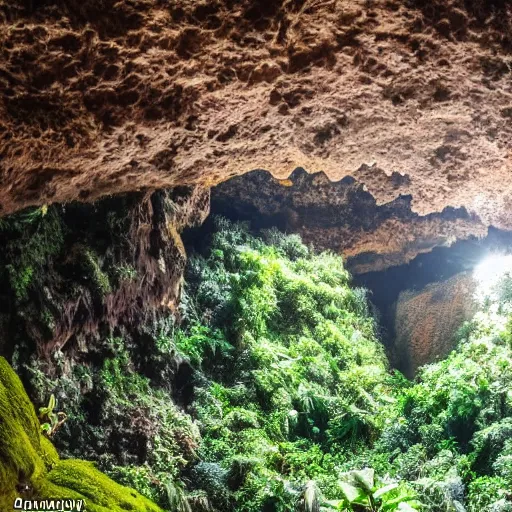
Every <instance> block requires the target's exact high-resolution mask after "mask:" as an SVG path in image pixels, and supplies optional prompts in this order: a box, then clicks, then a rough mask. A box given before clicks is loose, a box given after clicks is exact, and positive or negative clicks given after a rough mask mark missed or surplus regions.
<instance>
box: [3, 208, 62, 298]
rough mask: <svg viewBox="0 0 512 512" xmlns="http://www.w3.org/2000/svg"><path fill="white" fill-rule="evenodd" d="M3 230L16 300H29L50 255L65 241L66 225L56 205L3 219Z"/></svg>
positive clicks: (6, 269) (7, 269) (8, 273)
mask: <svg viewBox="0 0 512 512" xmlns="http://www.w3.org/2000/svg"><path fill="white" fill-rule="evenodd" d="M0 232H1V233H2V235H3V236H4V237H5V240H6V242H5V243H4V246H3V254H2V256H1V257H2V258H3V259H4V261H5V262H6V263H5V264H4V265H3V266H2V267H3V272H5V275H6V278H7V279H6V281H7V282H8V283H9V285H10V287H11V289H12V291H13V293H14V296H15V298H16V301H17V302H18V303H21V302H24V301H26V300H27V299H28V293H29V290H30V288H31V287H33V286H35V284H37V283H39V282H40V281H41V279H42V277H43V276H42V275H41V274H42V272H43V267H44V265H45V264H46V263H47V260H48V258H49V257H51V256H53V255H55V254H56V253H58V252H59V251H60V250H61V248H62V245H63V242H64V233H63V227H62V224H61V221H60V218H59V214H58V213H57V211H56V209H55V208H54V207H46V206H43V207H41V208H36V209H28V210H25V211H23V212H21V213H18V214H16V215H13V216H11V217H8V218H7V219H2V222H1V224H0Z"/></svg>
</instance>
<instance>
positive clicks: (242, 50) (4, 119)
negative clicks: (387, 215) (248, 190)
mask: <svg viewBox="0 0 512 512" xmlns="http://www.w3.org/2000/svg"><path fill="white" fill-rule="evenodd" d="M511 20H512V15H511V6H510V2H508V1H506V0H491V1H484V0H466V1H464V0H434V1H426V0H354V1H351V2H348V1H347V2H342V1H340V0H332V1H327V0H326V1H313V0H278V1H275V2H268V1H265V0H241V1H238V2H234V1H233V0H213V1H198V0H179V1H178V0H168V1H163V0H129V1H122V2H121V1H115V0H80V1H78V0H69V1H68V2H65V3H63V2H57V1H56V0H0V91H1V98H0V156H1V158H0V203H1V206H2V211H1V213H2V214H5V213H8V212H13V211H15V210H18V209H20V208H22V207H25V206H27V205H31V204H46V203H50V202H63V201H70V200H74V199H80V200H92V199H97V198H99V197H101V196H103V195H107V194H112V193H121V192H127V191H133V190H139V189H154V188H158V187H170V186H175V185H176V184H186V183H201V184H203V185H210V184H214V183H218V182H219V181H222V180H225V179H226V178H228V177H230V176H232V175H236V174H240V173H243V172H246V171H249V170H251V169H257V168H261V169H267V170H269V171H271V172H272V173H273V174H275V175H276V176H278V177H280V178H285V177H286V176H287V175H289V174H290V172H291V171H293V169H294V168H296V167H297V166H300V167H303V168H305V169H307V170H308V171H311V172H314V171H319V170H323V171H325V172H326V173H327V175H328V176H329V177H330V178H332V179H340V178H343V177H344V176H348V175H350V176H353V177H355V178H356V179H357V180H358V182H359V183H362V184H364V185H365V186H366V187H367V189H368V191H369V192H370V193H371V194H372V195H373V197H374V198H375V201H376V204H378V205H380V204H383V203H387V202H390V201H393V200H394V199H396V198H397V197H399V196H400V195H411V197H412V201H411V208H412V211H413V212H416V213H419V214H421V215H426V214H429V213H434V212H438V213H439V212H442V211H443V209H444V208H445V207H447V206H450V207H454V208H459V207H465V208H466V209H467V211H468V212H469V213H470V214H472V213H475V214H476V215H478V216H479V217H480V218H481V220H482V222H483V223H484V224H485V225H488V224H493V225H495V226H497V227H502V228H510V227H512V215H511V214H510V210H509V209H508V208H506V206H507V205H508V204H509V203H510V198H511V197H512V182H511V181H510V180H509V175H510V171H511V166H512V164H511V149H512V137H511V135H512V90H511V86H510V83H511V82H510V78H511V69H512V65H511V48H512V35H511V34H512V30H511V25H512V21H511Z"/></svg>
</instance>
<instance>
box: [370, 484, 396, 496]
mask: <svg viewBox="0 0 512 512" xmlns="http://www.w3.org/2000/svg"><path fill="white" fill-rule="evenodd" d="M398 485H399V484H397V483H396V482H395V483H394V484H389V485H386V486H384V487H381V488H380V489H378V490H377V491H375V492H374V493H373V497H374V498H375V499H376V500H377V499H379V498H380V497H381V496H384V494H387V493H388V492H390V491H393V490H394V489H396V488H397V487H398Z"/></svg>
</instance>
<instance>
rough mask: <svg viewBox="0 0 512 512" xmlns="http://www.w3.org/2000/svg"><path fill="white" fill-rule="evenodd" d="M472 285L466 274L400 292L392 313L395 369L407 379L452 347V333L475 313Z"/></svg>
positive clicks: (440, 357)
mask: <svg viewBox="0 0 512 512" xmlns="http://www.w3.org/2000/svg"><path fill="white" fill-rule="evenodd" d="M475 287H476V283H475V281H474V280H473V278H472V275H471V274H470V273H461V274H457V275H455V276H453V277H451V278H450V279H448V280H447V281H444V282H440V283H432V284H430V285H428V286H426V287H425V288H424V289H423V290H421V291H412V290H407V291H404V292H402V293H400V295H399V297H398V301H397V303H396V312H395V326H394V330H395V345H394V347H393V349H394V352H395V357H396V359H397V364H398V367H399V368H400V369H401V370H402V371H403V372H404V373H405V374H406V375H408V376H413V375H414V373H415V372H416V370H417V369H418V368H419V367H420V366H422V365H424V364H427V363H430V362H432V361H435V360H437V359H442V358H443V357H444V356H446V355H447V354H448V353H449V352H450V351H451V350H452V349H453V348H454V347H455V334H456V332H457V330H458V329H459V327H460V326H461V325H462V324H463V322H464V321H465V320H469V319H470V318H471V317H472V316H473V314H474V313H475V311H476V304H475V302H474V301H473V294H474V291H475Z"/></svg>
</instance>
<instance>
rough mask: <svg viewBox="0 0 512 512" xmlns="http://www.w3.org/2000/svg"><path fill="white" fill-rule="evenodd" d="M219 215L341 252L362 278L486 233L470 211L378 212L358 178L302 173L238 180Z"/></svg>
mask: <svg viewBox="0 0 512 512" xmlns="http://www.w3.org/2000/svg"><path fill="white" fill-rule="evenodd" d="M212 212H213V213H220V214H223V215H226V216H228V217H232V218H234V219H247V220H250V221H251V222H252V225H253V226H255V227H269V226H277V227H278V228H280V229H281V230H283V231H287V232H293V233H299V234H300V235H301V236H302V239H303V240H304V241H305V242H306V243H311V244H313V245H314V246H315V247H316V248H318V249H322V250H325V249H330V250H333V251H335V252H337V253H342V254H343V255H344V256H345V257H346V258H347V259H348V266H349V268H350V270H351V271H352V272H353V273H356V274H359V273H364V272H370V271H378V270H383V269H385V268H387V267H390V266H394V265H400V264H403V263H407V262H409V261H410V260H412V259H413V258H414V257H416V256H417V255H418V254H420V253H424V252H428V251H430V250H432V248H433V247H436V246H443V245H444V246H446V245H450V244H451V243H453V242H454V241H455V240H457V239H466V238H468V237H470V236H477V237H482V236H484V235H485V234H486V233H487V228H486V227H485V226H484V225H483V224H482V222H481V221H480V220H479V219H478V218H477V217H475V216H474V215H473V216H472V215H468V213H467V212H466V210H465V209H464V208H460V209H453V208H451V209H450V208H446V209H444V210H443V211H442V212H441V213H432V214H428V215H426V216H420V215H418V214H417V213H414V212H412V211H411V198H410V196H400V197H399V198H397V199H395V200H393V201H391V202H389V203H386V204H384V205H378V204H377V203H376V201H375V198H374V197H373V196H372V195H371V194H370V193H369V192H367V191H365V187H364V186H363V185H361V184H360V183H358V182H357V181H355V180H354V179H352V178H345V179H343V180H341V181H337V182H331V181H329V179H328V178H327V176H326V175H325V174H324V173H318V174H307V173H305V172H304V171H302V170H297V171H295V172H294V173H292V175H291V176H290V177H289V178H288V179H286V180H277V179H275V178H273V177H272V176H271V175H270V174H269V173H268V172H264V171H253V172H251V173H247V174H245V175H243V176H238V177H235V178H232V179H231V180H229V181H226V182H224V183H222V184H220V185H219V186H217V187H215V188H214V189H213V192H212Z"/></svg>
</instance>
